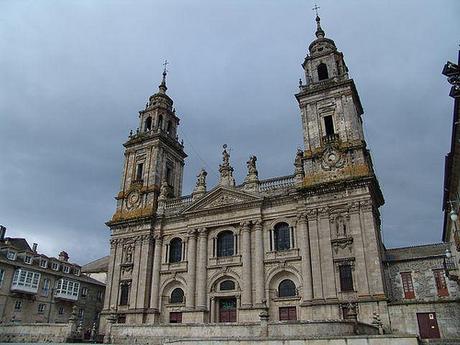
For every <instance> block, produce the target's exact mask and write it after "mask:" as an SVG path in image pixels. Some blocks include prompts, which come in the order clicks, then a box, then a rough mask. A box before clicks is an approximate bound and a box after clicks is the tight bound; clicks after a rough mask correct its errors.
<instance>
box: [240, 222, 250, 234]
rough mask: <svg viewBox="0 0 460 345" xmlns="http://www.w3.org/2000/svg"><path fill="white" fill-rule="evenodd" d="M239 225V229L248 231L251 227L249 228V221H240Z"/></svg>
mask: <svg viewBox="0 0 460 345" xmlns="http://www.w3.org/2000/svg"><path fill="white" fill-rule="evenodd" d="M240 227H241V231H243V232H244V231H248V232H249V231H250V230H251V228H250V223H249V222H241V223H240Z"/></svg>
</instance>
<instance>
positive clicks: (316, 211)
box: [306, 208, 318, 218]
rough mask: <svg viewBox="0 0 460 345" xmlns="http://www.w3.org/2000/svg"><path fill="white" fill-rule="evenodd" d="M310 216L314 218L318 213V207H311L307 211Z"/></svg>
mask: <svg viewBox="0 0 460 345" xmlns="http://www.w3.org/2000/svg"><path fill="white" fill-rule="evenodd" d="M306 214H307V217H308V218H314V217H316V216H317V215H318V210H317V209H316V208H313V209H310V210H307V211H306Z"/></svg>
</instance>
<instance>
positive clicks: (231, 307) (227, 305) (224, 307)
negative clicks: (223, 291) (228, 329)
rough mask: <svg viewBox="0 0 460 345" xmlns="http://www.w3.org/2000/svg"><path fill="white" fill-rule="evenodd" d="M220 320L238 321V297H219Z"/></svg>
mask: <svg viewBox="0 0 460 345" xmlns="http://www.w3.org/2000/svg"><path fill="white" fill-rule="evenodd" d="M219 322H236V298H224V299H219Z"/></svg>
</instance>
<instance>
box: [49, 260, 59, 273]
mask: <svg viewBox="0 0 460 345" xmlns="http://www.w3.org/2000/svg"><path fill="white" fill-rule="evenodd" d="M51 269H52V270H53V271H57V270H59V264H58V263H56V262H53V263H51Z"/></svg>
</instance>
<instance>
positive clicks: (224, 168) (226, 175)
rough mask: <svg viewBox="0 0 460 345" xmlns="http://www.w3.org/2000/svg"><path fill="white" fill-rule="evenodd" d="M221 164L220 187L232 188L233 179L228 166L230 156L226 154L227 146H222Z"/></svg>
mask: <svg viewBox="0 0 460 345" xmlns="http://www.w3.org/2000/svg"><path fill="white" fill-rule="evenodd" d="M223 148H224V151H222V164H220V165H219V172H220V181H219V185H220V186H227V187H234V186H235V179H234V178H233V168H232V166H231V165H230V154H229V153H228V152H227V144H224V146H223Z"/></svg>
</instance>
